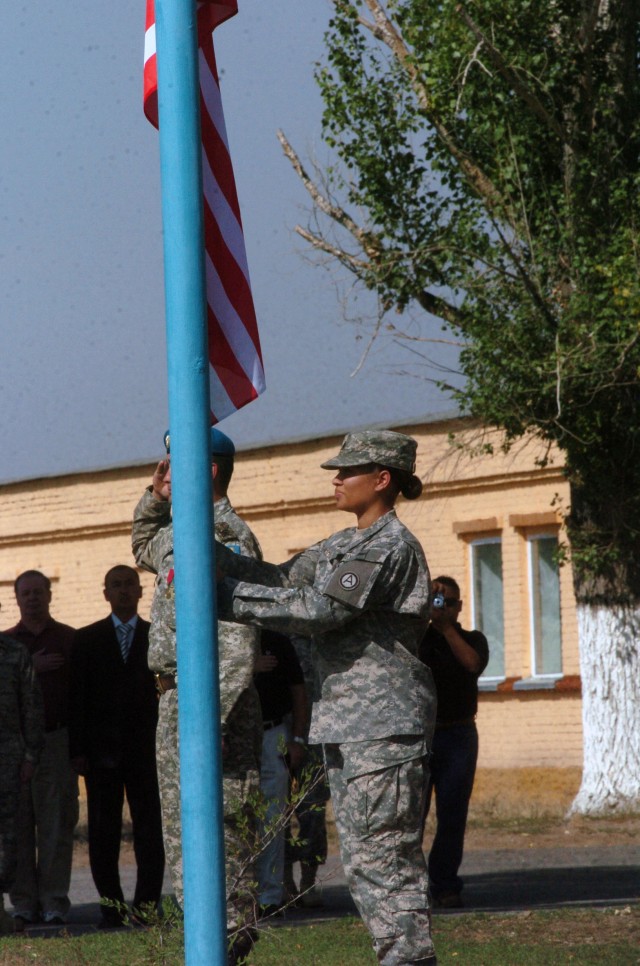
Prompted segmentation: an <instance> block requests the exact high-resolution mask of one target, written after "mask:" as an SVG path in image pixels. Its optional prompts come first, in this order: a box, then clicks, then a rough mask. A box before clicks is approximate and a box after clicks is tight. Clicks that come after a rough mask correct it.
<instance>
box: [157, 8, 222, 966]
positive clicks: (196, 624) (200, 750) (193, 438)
mask: <svg viewBox="0 0 640 966" xmlns="http://www.w3.org/2000/svg"><path fill="white" fill-rule="evenodd" d="M197 33H198V31H197V22H196V7H195V0H156V48H157V53H158V57H157V62H158V102H159V115H160V170H161V180H162V222H163V231H164V266H165V300H166V314H167V354H168V365H169V424H170V430H171V478H172V507H173V528H174V541H175V546H174V558H175V586H176V623H177V646H178V681H179V725H180V774H181V802H182V851H183V864H184V914H185V962H186V963H187V966H205V964H206V966H223V964H225V963H226V962H227V950H226V944H227V941H226V910H225V877H224V843H223V834H222V828H223V825H222V823H223V811H222V779H221V774H222V768H221V764H222V763H221V739H220V729H219V724H218V722H219V721H220V696H219V691H218V649H217V634H216V630H217V622H216V606H215V604H216V602H215V592H214V586H215V585H214V580H213V575H214V573H215V558H214V546H213V538H212V535H213V501H212V492H211V485H212V481H211V451H210V442H209V422H210V416H209V405H210V404H209V362H208V351H207V332H206V294H205V276H204V242H203V213H202V161H201V141H200V112H199V87H198V54H197ZM212 642H213V645H212Z"/></svg>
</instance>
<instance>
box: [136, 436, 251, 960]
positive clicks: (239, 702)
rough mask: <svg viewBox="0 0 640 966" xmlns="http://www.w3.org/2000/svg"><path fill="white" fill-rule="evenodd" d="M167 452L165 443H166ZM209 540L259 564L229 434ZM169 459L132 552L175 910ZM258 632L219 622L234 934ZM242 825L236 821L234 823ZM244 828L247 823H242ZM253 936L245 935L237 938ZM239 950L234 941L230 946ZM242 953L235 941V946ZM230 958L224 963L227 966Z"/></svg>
mask: <svg viewBox="0 0 640 966" xmlns="http://www.w3.org/2000/svg"><path fill="white" fill-rule="evenodd" d="M165 444H166V447H167V453H169V437H168V434H167V435H166V437H165ZM211 445H212V475H213V488H214V502H215V535H216V539H217V540H219V541H220V542H221V543H222V544H223V545H224V546H225V547H226V548H227V549H228V550H229V552H230V553H243V554H246V555H248V556H250V557H252V558H255V559H257V560H260V559H261V558H262V553H261V550H260V546H259V544H258V542H257V540H256V538H255V537H254V535H253V533H252V532H251V530H250V529H249V527H248V526H247V525H246V523H244V522H243V521H242V520H241V519H240V517H238V515H237V514H236V513H235V511H234V510H233V508H232V507H231V504H230V503H229V500H228V499H227V496H226V492H227V486H228V484H229V480H230V478H231V474H232V472H233V460H234V453H235V448H234V446H233V443H232V442H231V440H230V439H229V437H228V436H225V435H224V433H221V432H220V431H219V430H217V429H212V430H211ZM170 498H171V470H170V463H169V459H167V460H162V461H161V462H160V463H159V464H158V467H157V469H156V472H155V474H154V477H153V483H152V485H151V486H150V487H149V488H148V489H147V490H146V491H145V493H144V495H143V496H142V499H141V500H140V502H139V503H138V505H137V507H136V509H135V513H134V519H133V533H132V542H133V553H134V556H135V558H136V562H137V563H138V565H139V566H140V567H143V568H144V569H145V570H149V571H151V572H152V573H155V574H156V575H157V576H156V585H155V591H154V596H153V602H152V605H151V629H150V631H149V655H148V661H149V667H150V668H151V670H152V671H153V672H154V673H155V674H156V681H157V682H158V690H159V691H160V692H161V697H160V709H159V720H158V731H157V740H156V753H157V760H158V779H159V784H160V796H161V800H162V823H163V831H164V845H165V852H166V856H167V862H168V865H169V868H170V871H171V877H172V882H173V887H174V890H175V894H176V899H177V901H178V902H179V903H180V905H182V901H183V892H182V846H181V821H180V765H179V750H178V687H177V660H176V634H175V628H176V618H175V587H174V569H173V527H172V524H171V502H170ZM258 641H259V634H258V631H256V630H255V629H253V628H250V627H240V626H239V625H238V624H233V623H225V622H223V621H220V622H219V623H218V645H219V666H220V706H221V718H222V722H221V730H222V738H223V797H224V816H225V828H224V835H225V853H226V883H227V928H228V929H229V931H234V930H237V929H239V928H243V927H244V926H246V924H247V923H248V922H250V921H252V920H253V916H254V910H255V897H254V895H253V883H254V881H255V870H254V869H253V868H252V864H251V861H250V851H251V847H252V845H253V843H251V842H248V841H246V834H245V833H243V834H238V832H237V831H236V825H237V819H238V817H239V815H240V812H242V811H243V810H245V811H246V809H247V806H246V802H247V798H248V797H249V796H250V794H253V793H257V791H258V789H259V777H260V775H259V770H260V749H261V747H262V718H261V714H260V701H259V699H258V694H257V691H256V689H255V686H254V684H253V669H254V663H255V656H256V652H257V647H258ZM241 824H242V823H241ZM250 824H251V823H250V822H249V825H250ZM247 938H248V939H249V943H245V944H249V945H250V940H251V938H252V932H251V930H245V932H244V939H245V940H246V939H247ZM236 945H237V946H238V943H236ZM239 947H240V948H241V947H242V941H239ZM234 955H236V954H234V953H232V954H230V961H231V962H234V961H235V959H234V958H233V956H234Z"/></svg>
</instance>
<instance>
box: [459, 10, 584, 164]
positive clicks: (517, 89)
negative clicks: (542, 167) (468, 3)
mask: <svg viewBox="0 0 640 966" xmlns="http://www.w3.org/2000/svg"><path fill="white" fill-rule="evenodd" d="M456 11H457V13H458V14H459V15H460V17H461V18H462V20H463V21H464V23H465V24H466V25H467V27H468V28H469V30H470V31H471V33H472V34H473V35H474V37H475V38H476V40H478V41H479V42H480V43H482V44H483V46H484V48H485V51H486V53H487V56H488V58H489V61H490V62H491V63H492V64H493V66H494V67H495V69H496V70H497V71H498V73H499V74H500V75H501V76H502V77H504V79H505V80H506V82H507V83H508V84H509V85H510V86H511V87H512V88H513V91H514V93H516V94H517V95H518V97H519V98H520V100H522V101H524V103H525V104H526V105H527V107H529V108H530V110H531V111H532V112H533V113H534V114H535V115H536V117H538V118H540V120H541V121H542V122H543V124H545V125H546V126H547V127H548V128H549V130H551V131H553V133H554V134H555V135H556V137H558V138H559V139H560V140H561V141H562V143H563V144H566V145H567V146H568V147H570V148H571V149H572V150H573V151H576V150H577V146H576V145H575V144H573V143H572V142H571V141H570V139H569V136H568V134H567V132H566V131H565V130H564V128H563V127H562V125H561V124H560V123H559V122H558V121H557V120H556V118H555V117H554V116H553V115H552V114H550V113H549V111H547V109H546V108H545V106H544V104H542V102H541V101H540V100H538V98H537V97H536V95H535V94H534V92H533V91H532V90H531V88H530V87H528V86H527V84H525V83H524V81H523V80H522V78H521V77H520V75H519V74H518V72H517V71H516V70H514V69H513V68H512V67H510V66H509V65H508V64H507V62H506V60H505V59H504V57H503V56H502V54H501V53H500V51H499V50H498V49H497V47H495V46H494V44H493V43H492V42H491V41H490V40H489V38H488V37H487V35H486V34H485V33H484V32H483V31H482V30H481V29H480V27H479V26H478V24H477V23H476V22H475V20H473V18H472V17H471V16H470V14H469V13H467V11H466V10H465V8H464V6H463V4H461V3H459V4H458V6H457V7H456Z"/></svg>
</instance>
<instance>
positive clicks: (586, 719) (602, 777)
mask: <svg viewBox="0 0 640 966" xmlns="http://www.w3.org/2000/svg"><path fill="white" fill-rule="evenodd" d="M578 632H579V642H580V673H581V678H582V721H583V730H584V767H583V773H582V784H581V786H580V791H579V792H578V794H577V796H576V799H575V801H574V802H573V805H572V806H571V809H570V814H580V815H602V814H605V813H608V814H611V812H626V811H637V810H638V809H639V808H640V609H635V610H634V609H631V608H622V607H603V606H594V605H590V604H578Z"/></svg>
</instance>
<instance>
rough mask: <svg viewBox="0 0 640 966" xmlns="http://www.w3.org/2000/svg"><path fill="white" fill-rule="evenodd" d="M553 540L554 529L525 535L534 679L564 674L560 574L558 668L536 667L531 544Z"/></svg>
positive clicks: (552, 679) (548, 679) (556, 536)
mask: <svg viewBox="0 0 640 966" xmlns="http://www.w3.org/2000/svg"><path fill="white" fill-rule="evenodd" d="M550 539H551V540H555V541H556V544H557V543H558V534H557V532H555V531H545V532H542V533H529V534H527V535H526V541H527V577H528V589H529V641H530V645H531V650H530V653H531V677H532V679H534V680H536V681H558V680H559V679H560V678H561V677H562V676H563V674H564V671H563V669H562V663H563V660H562V659H563V654H562V611H561V597H560V575H559V574H558V602H559V609H558V616H559V627H560V670H559V671H552V672H546V673H544V672H542V671H539V670H538V667H537V660H538V658H537V653H536V633H537V627H536V610H537V608H536V601H535V579H534V577H535V575H534V558H533V544H534V541H538V540H550Z"/></svg>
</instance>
